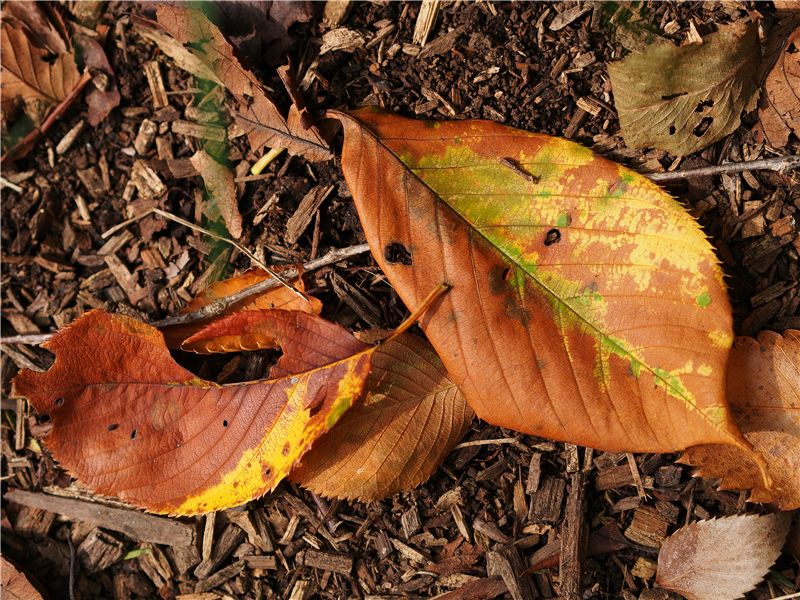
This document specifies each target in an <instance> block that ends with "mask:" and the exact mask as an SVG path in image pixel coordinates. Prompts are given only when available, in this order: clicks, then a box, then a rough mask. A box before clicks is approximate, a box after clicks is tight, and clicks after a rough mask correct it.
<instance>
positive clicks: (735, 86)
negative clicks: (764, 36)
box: [608, 21, 761, 156]
mask: <svg viewBox="0 0 800 600" xmlns="http://www.w3.org/2000/svg"><path fill="white" fill-rule="evenodd" d="M760 58H761V51H760V48H759V41H758V27H757V26H756V24H755V23H752V22H750V21H738V22H736V23H732V24H730V25H725V26H722V27H720V29H719V31H718V32H716V33H712V34H711V35H709V36H708V37H706V38H705V39H704V40H703V43H702V44H691V45H688V46H682V47H680V48H679V47H676V46H674V45H672V44H657V45H653V46H650V47H648V48H647V49H646V50H645V51H644V52H642V53H641V54H631V55H630V56H628V57H627V58H625V59H623V60H621V61H619V62H616V63H611V64H610V65H608V75H609V77H610V78H611V85H612V87H613V89H614V105H615V106H616V108H617V111H618V113H619V121H620V125H621V127H622V136H623V137H624V138H625V144H626V145H627V146H628V147H630V148H643V147H655V148H661V149H663V150H667V151H668V152H671V153H673V154H675V155H677V156H686V155H687V154H691V153H693V152H696V151H698V150H702V149H703V148H705V147H706V146H708V145H710V144H712V143H714V142H716V141H717V140H719V139H721V138H723V137H725V136H726V135H728V134H730V133H732V132H733V131H734V130H735V129H736V128H737V127H738V126H739V122H740V117H741V113H742V110H745V111H750V110H753V109H754V108H755V102H756V100H757V92H758V85H757V81H756V69H757V67H758V64H759V61H760Z"/></svg>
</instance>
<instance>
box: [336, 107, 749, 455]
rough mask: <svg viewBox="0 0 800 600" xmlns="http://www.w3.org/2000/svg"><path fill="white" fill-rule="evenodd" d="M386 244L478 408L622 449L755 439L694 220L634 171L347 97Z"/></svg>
mask: <svg viewBox="0 0 800 600" xmlns="http://www.w3.org/2000/svg"><path fill="white" fill-rule="evenodd" d="M337 116H338V117H339V118H340V120H341V121H342V123H343V125H344V134H345V139H344V148H343V156H342V168H343V170H344V174H345V177H346V179H347V183H348V185H349V187H350V189H351V191H352V192H353V198H354V200H355V203H356V207H357V209H358V213H359V216H360V218H361V222H362V225H363V227H364V231H365V233H366V236H367V240H368V242H369V244H370V248H371V249H372V253H373V255H374V256H375V258H376V260H377V261H378V263H379V264H380V266H381V268H382V269H383V271H384V272H385V273H386V275H387V276H388V278H389V280H390V281H391V283H392V285H393V286H394V287H395V289H396V290H397V292H398V294H399V295H400V296H401V298H402V299H403V301H404V302H405V303H406V305H408V306H409V308H411V309H412V310H413V309H414V308H415V307H416V306H417V305H418V303H419V302H420V300H421V299H422V297H423V295H424V293H425V291H426V290H428V289H430V288H431V287H432V286H433V285H436V284H437V283H439V282H441V281H446V282H448V283H449V284H451V286H452V289H451V291H450V292H449V293H448V294H447V295H446V296H445V297H444V298H443V299H442V301H441V302H439V303H438V305H437V306H436V307H435V308H433V309H432V310H431V311H430V312H428V313H426V314H425V316H424V317H423V318H422V319H421V321H420V324H421V326H422V328H423V329H424V330H425V332H426V334H427V336H428V338H429V339H430V340H431V342H432V344H433V346H434V348H435V349H436V351H437V352H438V354H439V356H441V357H442V361H443V362H444V365H445V367H446V368H447V371H448V373H450V375H451V377H452V378H453V380H454V381H455V382H456V383H457V384H458V386H459V387H460V388H461V390H462V392H463V393H464V396H465V397H466V399H467V401H468V402H469V403H470V404H471V405H472V407H473V408H474V409H475V411H476V413H477V414H478V416H479V417H481V418H483V419H485V420H487V421H489V422H491V423H494V424H497V425H501V426H503V427H508V428H512V429H516V430H518V431H522V432H526V433H532V434H536V435H540V436H544V437H548V438H552V439H557V440H565V441H570V442H574V443H579V444H583V445H586V446H590V447H594V448H598V449H603V450H612V451H620V450H626V451H649V452H656V451H672V450H677V449H683V448H686V447H688V446H691V445H693V444H697V443H708V442H714V443H723V444H724V443H728V444H734V445H740V446H743V447H746V446H747V443H746V442H745V441H744V440H743V438H742V437H741V434H740V433H739V432H738V430H737V429H736V426H735V425H734V424H733V422H732V420H731V417H730V414H729V410H728V407H727V405H726V401H725V394H724V385H725V367H726V362H727V356H728V352H729V349H730V345H731V342H732V340H733V336H732V332H731V311H730V306H729V303H728V297H727V293H726V289H725V285H724V282H723V279H722V271H721V270H720V268H719V265H718V263H717V260H716V259H715V257H714V253H713V251H712V248H711V245H710V244H709V242H708V240H707V239H706V237H705V235H704V234H703V232H702V231H701V230H700V228H699V226H698V225H697V223H696V222H695V221H694V220H693V219H692V218H691V217H690V216H689V215H688V214H687V213H686V211H685V210H684V209H683V208H682V207H681V206H680V205H679V204H678V203H677V202H675V200H673V199H672V198H671V197H670V196H669V195H668V194H667V193H665V192H664V191H663V190H661V189H660V188H658V187H657V186H656V185H655V184H653V183H652V182H650V181H649V180H647V179H646V178H645V177H643V176H641V175H638V174H637V173H635V172H633V171H631V170H629V169H627V168H625V167H623V166H621V165H618V164H615V163H613V162H611V161H608V160H606V159H604V158H601V157H599V156H596V155H594V154H593V153H592V152H591V151H589V150H587V149H586V148H583V147H582V146H579V145H577V144H574V143H572V142H569V141H566V140H562V139H558V138H552V137H549V136H545V135H538V134H533V133H528V132H525V131H520V130H517V129H512V128H509V127H505V126H502V125H499V124H496V123H491V122H487V121H457V122H436V123H434V122H423V121H414V120H410V119H405V118H401V117H398V116H394V115H389V114H385V113H381V112H379V111H375V110H370V109H367V110H363V111H358V112H356V113H353V114H350V115H348V114H338V113H337Z"/></svg>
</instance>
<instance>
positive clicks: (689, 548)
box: [656, 513, 791, 600]
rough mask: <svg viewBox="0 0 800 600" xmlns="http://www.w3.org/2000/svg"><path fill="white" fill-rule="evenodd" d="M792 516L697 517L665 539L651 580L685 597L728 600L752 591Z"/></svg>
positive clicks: (780, 543)
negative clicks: (654, 578)
mask: <svg viewBox="0 0 800 600" xmlns="http://www.w3.org/2000/svg"><path fill="white" fill-rule="evenodd" d="M790 521H791V516H790V515H789V514H788V513H780V514H774V515H764V516H759V515H735V516H732V517H723V518H721V519H711V520H708V521H697V522H695V523H692V524H691V525H687V526H686V527H681V528H680V529H678V531H676V532H675V533H673V534H672V535H671V536H670V537H668V538H667V539H666V540H665V541H664V543H663V544H662V545H661V550H660V551H659V553H658V572H657V573H656V582H657V583H658V584H659V585H660V586H661V587H663V588H666V589H668V590H671V591H673V592H677V593H679V594H681V595H682V596H685V597H686V598H687V599H688V600H733V599H734V598H740V597H741V596H743V595H744V594H745V593H746V592H749V591H750V590H752V589H753V588H754V587H755V586H756V585H757V584H758V582H760V581H761V580H762V579H763V578H764V575H766V574H767V571H768V570H769V568H770V567H771V566H772V563H774V562H775V560H776V559H777V558H778V556H779V555H780V553H781V547H782V546H783V542H784V540H785V539H786V534H787V533H788V532H789V523H790Z"/></svg>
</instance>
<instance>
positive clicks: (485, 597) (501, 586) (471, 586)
mask: <svg viewBox="0 0 800 600" xmlns="http://www.w3.org/2000/svg"><path fill="white" fill-rule="evenodd" d="M506 592H508V587H507V586H506V584H505V582H504V581H503V580H502V579H501V578H500V577H483V578H481V579H476V580H475V581H470V582H469V583H465V584H464V585H463V586H461V587H460V588H458V589H457V590H453V591H452V592H447V593H446V594H442V595H441V596H438V597H437V600H492V598H497V597H498V596H502V595H503V594H505V593H506Z"/></svg>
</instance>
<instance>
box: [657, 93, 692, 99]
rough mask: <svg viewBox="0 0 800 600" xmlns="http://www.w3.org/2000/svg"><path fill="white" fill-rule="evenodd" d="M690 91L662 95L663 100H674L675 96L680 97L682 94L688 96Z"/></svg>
mask: <svg viewBox="0 0 800 600" xmlns="http://www.w3.org/2000/svg"><path fill="white" fill-rule="evenodd" d="M688 93H689V92H678V93H677V94H667V95H666V96H661V99H662V100H674V99H675V98H680V97H681V96H686V95H687V94H688Z"/></svg>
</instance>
